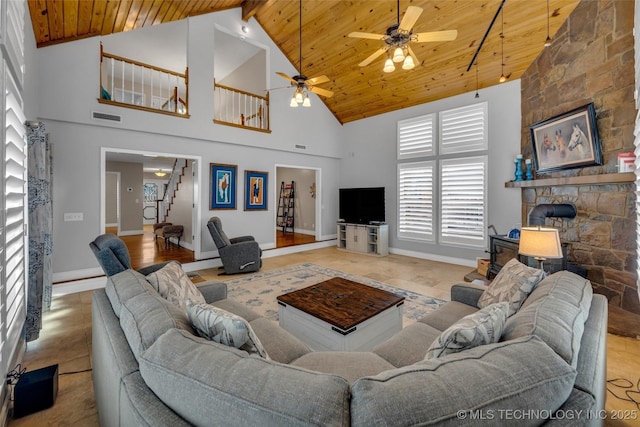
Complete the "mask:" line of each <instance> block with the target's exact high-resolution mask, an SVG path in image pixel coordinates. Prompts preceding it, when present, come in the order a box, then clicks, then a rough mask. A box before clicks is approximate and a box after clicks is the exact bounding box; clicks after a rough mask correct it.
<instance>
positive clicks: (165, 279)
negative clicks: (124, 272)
mask: <svg viewBox="0 0 640 427" xmlns="http://www.w3.org/2000/svg"><path fill="white" fill-rule="evenodd" d="M147 280H148V281H149V283H151V285H152V286H153V288H154V289H155V290H156V291H157V292H158V293H159V294H160V296H161V297H162V298H164V299H166V300H167V301H169V302H170V303H172V304H174V305H177V306H178V307H180V308H185V307H186V301H187V300H191V301H193V302H199V303H205V302H206V301H205V300H204V297H203V296H202V293H200V291H199V290H198V288H197V287H196V285H194V284H193V282H192V281H191V279H189V277H188V276H187V274H186V273H185V272H184V270H183V269H182V266H181V265H180V264H179V263H178V262H176V261H171V262H170V263H168V264H167V265H165V266H164V267H162V268H161V269H160V270H157V271H154V272H153V273H151V274H149V275H147Z"/></svg>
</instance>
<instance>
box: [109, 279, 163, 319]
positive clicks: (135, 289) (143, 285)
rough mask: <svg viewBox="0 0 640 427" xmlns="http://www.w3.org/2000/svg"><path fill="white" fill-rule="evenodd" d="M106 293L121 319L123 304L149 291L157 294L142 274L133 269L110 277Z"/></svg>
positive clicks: (114, 310)
mask: <svg viewBox="0 0 640 427" xmlns="http://www.w3.org/2000/svg"><path fill="white" fill-rule="evenodd" d="M105 291H106V293H107V297H109V301H110V302H111V307H112V308H113V312H114V313H115V314H116V316H117V317H120V309H121V307H122V304H124V303H125V302H126V301H127V300H129V299H130V298H133V297H135V296H136V295H139V294H142V293H147V292H149V291H151V293H155V291H154V289H153V287H152V286H151V285H150V284H149V282H148V281H147V279H146V278H145V277H144V276H143V275H142V274H140V273H138V272H137V271H135V270H131V269H129V270H125V271H121V272H120V273H117V274H114V275H113V276H110V277H108V278H107V285H106V286H105Z"/></svg>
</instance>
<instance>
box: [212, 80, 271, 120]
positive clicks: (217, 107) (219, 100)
mask: <svg viewBox="0 0 640 427" xmlns="http://www.w3.org/2000/svg"><path fill="white" fill-rule="evenodd" d="M213 103H214V113H213V114H214V115H213V122H214V123H217V124H221V125H226V126H235V127H240V128H243V129H249V130H255V131H259V132H268V133H270V132H271V130H270V129H269V92H267V94H266V95H265V96H260V95H256V94H254V93H250V92H246V91H243V90H240V89H235V88H232V87H229V86H224V85H221V84H218V83H216V82H215V80H214V82H213Z"/></svg>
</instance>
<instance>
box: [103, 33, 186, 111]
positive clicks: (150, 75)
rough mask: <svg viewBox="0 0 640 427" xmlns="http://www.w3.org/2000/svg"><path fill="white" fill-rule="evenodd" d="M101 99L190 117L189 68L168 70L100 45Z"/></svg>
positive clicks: (129, 106)
mask: <svg viewBox="0 0 640 427" xmlns="http://www.w3.org/2000/svg"><path fill="white" fill-rule="evenodd" d="M98 102H100V103H102V104H112V105H118V106H121V107H127V108H135V109H138V110H144V111H151V112H154V113H162V114H170V115H173V116H178V117H185V118H188V117H189V69H188V68H186V69H185V72H184V73H178V72H175V71H171V70H167V69H165V68H160V67H156V66H154V65H150V64H145V63H143V62H139V61H135V60H133V59H129V58H124V57H121V56H117V55H112V54H110V53H106V52H104V50H103V49H102V45H100V96H99V97H98Z"/></svg>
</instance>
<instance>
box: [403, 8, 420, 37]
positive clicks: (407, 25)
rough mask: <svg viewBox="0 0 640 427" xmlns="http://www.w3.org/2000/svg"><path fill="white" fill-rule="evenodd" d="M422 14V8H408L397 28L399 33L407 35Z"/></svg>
mask: <svg viewBox="0 0 640 427" xmlns="http://www.w3.org/2000/svg"><path fill="white" fill-rule="evenodd" d="M421 14H422V8H421V7H418V6H409V7H408V8H407V11H406V12H405V13H404V16H403V17H402V22H400V26H399V27H398V31H399V32H403V33H408V32H410V31H411V29H412V28H413V26H414V25H415V23H416V21H417V20H418V18H419V17H420V15H421Z"/></svg>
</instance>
